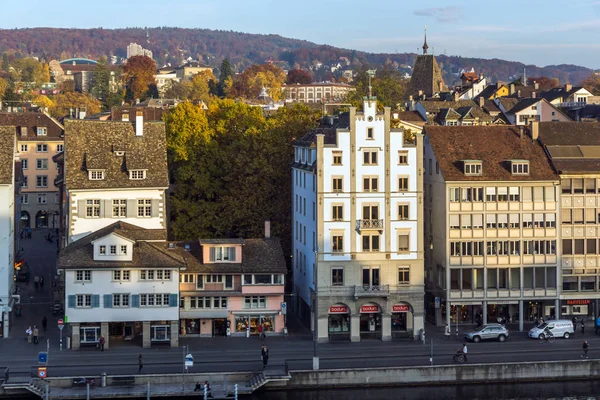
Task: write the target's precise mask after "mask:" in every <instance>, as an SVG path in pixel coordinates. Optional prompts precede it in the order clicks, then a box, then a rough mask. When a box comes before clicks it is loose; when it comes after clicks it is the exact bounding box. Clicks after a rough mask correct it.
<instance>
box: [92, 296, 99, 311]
mask: <svg viewBox="0 0 600 400" xmlns="http://www.w3.org/2000/svg"><path fill="white" fill-rule="evenodd" d="M98 307H100V295H99V294H93V295H92V308H98Z"/></svg>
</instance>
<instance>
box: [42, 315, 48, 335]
mask: <svg viewBox="0 0 600 400" xmlns="http://www.w3.org/2000/svg"><path fill="white" fill-rule="evenodd" d="M47 326H48V319H47V318H46V316H45V315H44V318H42V328H44V332H46V327H47Z"/></svg>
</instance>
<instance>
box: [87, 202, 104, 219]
mask: <svg viewBox="0 0 600 400" xmlns="http://www.w3.org/2000/svg"><path fill="white" fill-rule="evenodd" d="M85 215H86V217H89V218H99V217H100V200H86V201H85Z"/></svg>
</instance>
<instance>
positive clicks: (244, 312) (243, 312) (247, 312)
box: [232, 310, 280, 315]
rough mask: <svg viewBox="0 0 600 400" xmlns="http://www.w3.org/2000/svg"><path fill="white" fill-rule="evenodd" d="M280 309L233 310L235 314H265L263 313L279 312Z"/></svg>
mask: <svg viewBox="0 0 600 400" xmlns="http://www.w3.org/2000/svg"><path fill="white" fill-rule="evenodd" d="M279 311H280V310H248V311H243V310H242V311H232V314H233V315H263V314H279Z"/></svg>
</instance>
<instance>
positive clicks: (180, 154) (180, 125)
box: [163, 101, 210, 163]
mask: <svg viewBox="0 0 600 400" xmlns="http://www.w3.org/2000/svg"><path fill="white" fill-rule="evenodd" d="M163 120H164V122H165V126H166V130H167V151H168V154H169V160H170V161H172V162H175V163H177V162H181V161H188V160H189V159H190V157H191V155H192V153H193V152H194V151H195V148H196V147H197V146H199V145H201V144H206V143H208V142H209V140H210V131H209V129H208V119H207V117H206V111H205V110H203V109H202V108H201V107H199V106H196V105H194V104H192V103H190V102H189V101H186V102H183V103H180V104H178V105H177V107H175V108H174V109H173V110H171V111H170V112H168V113H166V114H165V115H164V117H163Z"/></svg>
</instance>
